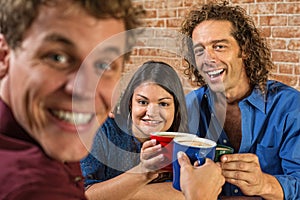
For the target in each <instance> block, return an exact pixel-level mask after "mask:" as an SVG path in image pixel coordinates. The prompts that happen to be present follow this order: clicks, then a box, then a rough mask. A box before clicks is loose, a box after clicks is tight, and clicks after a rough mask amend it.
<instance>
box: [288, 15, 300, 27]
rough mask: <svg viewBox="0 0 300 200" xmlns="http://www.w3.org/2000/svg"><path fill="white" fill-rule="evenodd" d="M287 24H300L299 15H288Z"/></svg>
mask: <svg viewBox="0 0 300 200" xmlns="http://www.w3.org/2000/svg"><path fill="white" fill-rule="evenodd" d="M288 25H289V26H300V15H293V16H289V17H288Z"/></svg>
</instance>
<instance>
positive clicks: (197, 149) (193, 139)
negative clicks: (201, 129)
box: [173, 136, 217, 191]
mask: <svg viewBox="0 0 300 200" xmlns="http://www.w3.org/2000/svg"><path fill="white" fill-rule="evenodd" d="M216 146H217V144H216V142H214V141H212V140H209V139H205V138H200V137H197V136H187V137H179V138H174V147H173V187H174V188H175V189H177V190H179V191H181V188H180V165H179V163H178V160H177V153H178V152H179V151H183V152H185V153H186V154H187V156H188V157H189V159H190V161H191V163H192V164H194V162H196V161H197V162H198V164H199V165H203V164H204V162H205V159H206V158H210V159H212V160H214V158H215V151H216Z"/></svg>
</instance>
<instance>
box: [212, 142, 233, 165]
mask: <svg viewBox="0 0 300 200" xmlns="http://www.w3.org/2000/svg"><path fill="white" fill-rule="evenodd" d="M233 152H234V149H233V148H231V147H229V146H226V145H222V144H218V145H217V147H216V155H215V162H220V158H221V156H222V155H224V154H232V153H233Z"/></svg>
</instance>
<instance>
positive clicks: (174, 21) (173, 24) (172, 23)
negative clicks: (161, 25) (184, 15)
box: [167, 19, 181, 28]
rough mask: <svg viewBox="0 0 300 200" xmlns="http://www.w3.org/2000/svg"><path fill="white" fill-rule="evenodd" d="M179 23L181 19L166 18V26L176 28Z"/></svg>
mask: <svg viewBox="0 0 300 200" xmlns="http://www.w3.org/2000/svg"><path fill="white" fill-rule="evenodd" d="M180 25H181V21H180V20H178V19H167V27H170V28H178V27H180Z"/></svg>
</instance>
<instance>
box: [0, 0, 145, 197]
mask: <svg viewBox="0 0 300 200" xmlns="http://www.w3.org/2000/svg"><path fill="white" fill-rule="evenodd" d="M142 13H144V11H143V10H142V9H141V8H138V7H133V5H132V3H131V1H130V0H122V1H119V0H110V1H104V0H81V1H78V0H0V79H1V87H0V120H1V125H0V157H1V161H0V169H1V173H0V180H2V183H1V185H0V199H5V200H12V199H26V200H31V199H43V200H47V199H49V200H66V199H68V200H70V199H85V195H84V187H83V177H82V175H81V169H80V163H79V161H80V159H82V158H83V157H84V156H86V155H87V154H88V151H89V150H90V149H91V146H92V142H93V138H94V136H95V134H96V130H97V129H98V127H99V124H102V123H103V121H104V120H105V119H106V117H107V114H108V113H109V111H110V110H111V94H112V91H113V88H114V86H115V85H116V83H117V81H118V80H119V78H120V76H121V74H122V71H123V69H124V61H125V59H127V58H128V56H127V55H128V54H127V53H129V52H130V48H131V46H132V45H133V42H134V38H135V32H132V31H126V30H131V29H134V28H136V27H138V26H140V22H139V18H140V14H142ZM94 105H95V106H94ZM144 178H147V177H146V175H145V177H144Z"/></svg>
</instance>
